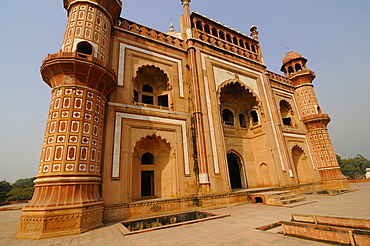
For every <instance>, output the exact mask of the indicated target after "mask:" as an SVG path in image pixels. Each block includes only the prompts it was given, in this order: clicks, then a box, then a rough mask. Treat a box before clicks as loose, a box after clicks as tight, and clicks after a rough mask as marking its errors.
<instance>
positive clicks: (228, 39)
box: [226, 34, 231, 43]
mask: <svg viewBox="0 0 370 246" xmlns="http://www.w3.org/2000/svg"><path fill="white" fill-rule="evenodd" d="M226 40H227V41H229V42H230V43H231V36H230V35H229V34H227V35H226Z"/></svg>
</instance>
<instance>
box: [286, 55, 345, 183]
mask: <svg viewBox="0 0 370 246" xmlns="http://www.w3.org/2000/svg"><path fill="white" fill-rule="evenodd" d="M306 62H307V59H306V58H304V57H302V56H301V55H300V54H298V53H296V52H292V51H289V52H288V53H287V54H286V56H285V57H284V59H283V65H282V67H281V71H282V72H284V74H285V76H286V77H287V78H289V79H290V80H291V81H292V82H293V85H294V86H295V93H294V96H295V98H296V101H297V104H298V108H299V111H300V116H301V118H302V120H303V122H304V124H305V125H306V129H307V131H308V132H307V137H308V140H309V143H310V148H311V152H312V153H313V159H314V161H315V164H316V167H317V169H318V171H319V173H320V176H321V180H322V181H323V185H324V186H325V187H326V188H335V187H343V186H347V182H346V179H345V177H344V176H343V174H342V172H341V170H340V167H339V164H338V162H337V158H336V155H335V152H334V149H333V146H332V143H331V141H330V137H329V133H328V129H327V126H328V123H329V122H330V117H329V115H327V114H323V113H322V111H321V108H320V106H319V103H318V101H317V98H316V95H315V91H314V86H313V84H312V81H313V80H314V79H315V77H316V75H315V73H314V72H313V71H311V70H309V69H307V68H306Z"/></svg>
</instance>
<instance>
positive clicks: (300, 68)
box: [294, 63, 302, 72]
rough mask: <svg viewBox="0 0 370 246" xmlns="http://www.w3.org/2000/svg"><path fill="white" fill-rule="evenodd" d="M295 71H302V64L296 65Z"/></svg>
mask: <svg viewBox="0 0 370 246" xmlns="http://www.w3.org/2000/svg"><path fill="white" fill-rule="evenodd" d="M294 67H295V71H296V72H298V71H302V67H301V64H299V63H297V64H295V66H294Z"/></svg>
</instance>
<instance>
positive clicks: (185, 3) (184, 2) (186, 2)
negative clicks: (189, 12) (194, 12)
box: [181, 0, 191, 5]
mask: <svg viewBox="0 0 370 246" xmlns="http://www.w3.org/2000/svg"><path fill="white" fill-rule="evenodd" d="M190 2H191V0H181V4H182V5H189V3H190Z"/></svg>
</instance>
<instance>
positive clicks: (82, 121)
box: [17, 0, 122, 239]
mask: <svg viewBox="0 0 370 246" xmlns="http://www.w3.org/2000/svg"><path fill="white" fill-rule="evenodd" d="M64 7H65V8H66V10H67V11H68V22H67V27H66V31H65V35H64V40H63V45H62V49H61V51H60V52H58V53H55V54H52V55H48V56H47V57H46V59H45V60H44V61H43V63H42V66H41V74H42V78H43V80H44V81H45V82H46V83H47V84H48V85H49V86H50V87H51V88H52V98H51V103H50V109H49V117H48V121H47V125H46V131H45V137H44V143H43V147H42V154H41V158H40V164H39V169H38V170H39V171H38V175H37V179H36V180H35V192H34V196H33V198H32V200H31V201H30V202H29V204H27V205H26V206H25V207H24V208H23V214H22V215H21V226H20V231H19V233H18V235H17V238H32V239H38V238H45V237H53V236H58V235H67V234H76V233H80V232H83V231H86V230H89V229H92V228H95V227H98V226H100V225H102V214H103V206H102V204H103V201H102V199H101V196H100V191H99V189H100V183H101V174H100V165H101V162H100V161H101V152H102V140H103V127H104V121H105V118H104V116H105V113H104V109H105V103H106V97H107V96H108V94H109V93H110V92H111V91H112V90H114V89H115V87H116V84H117V76H116V73H115V72H114V71H113V70H112V69H111V68H110V67H109V66H108V63H107V62H108V58H109V50H110V47H109V46H110V37H111V28H112V25H113V23H114V20H115V19H117V18H118V17H119V14H120V12H121V7H122V3H121V1H120V0H89V1H85V0H77V1H76V0H64Z"/></svg>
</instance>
